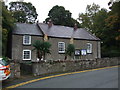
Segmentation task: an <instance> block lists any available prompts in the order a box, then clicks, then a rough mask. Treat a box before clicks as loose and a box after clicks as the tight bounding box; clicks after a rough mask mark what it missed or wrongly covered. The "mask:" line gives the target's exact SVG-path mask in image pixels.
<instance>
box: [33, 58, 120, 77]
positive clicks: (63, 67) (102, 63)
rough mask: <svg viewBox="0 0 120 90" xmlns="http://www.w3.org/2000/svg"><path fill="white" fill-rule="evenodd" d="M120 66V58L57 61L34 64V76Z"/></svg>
mask: <svg viewBox="0 0 120 90" xmlns="http://www.w3.org/2000/svg"><path fill="white" fill-rule="evenodd" d="M114 65H120V57H116V58H100V59H96V60H56V61H46V62H45V61H41V62H32V69H33V75H34V76H38V75H43V74H49V73H60V72H69V71H80V70H86V69H94V68H101V67H108V66H114Z"/></svg>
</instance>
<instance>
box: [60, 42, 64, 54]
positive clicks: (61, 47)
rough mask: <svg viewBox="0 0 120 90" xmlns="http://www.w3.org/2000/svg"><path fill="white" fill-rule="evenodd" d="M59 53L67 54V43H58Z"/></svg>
mask: <svg viewBox="0 0 120 90" xmlns="http://www.w3.org/2000/svg"><path fill="white" fill-rule="evenodd" d="M58 52H59V53H65V43H64V42H58Z"/></svg>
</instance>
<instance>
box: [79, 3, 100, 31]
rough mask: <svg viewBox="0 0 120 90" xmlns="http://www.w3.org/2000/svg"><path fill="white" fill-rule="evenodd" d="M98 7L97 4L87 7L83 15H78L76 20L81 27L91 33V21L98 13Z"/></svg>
mask: <svg viewBox="0 0 120 90" xmlns="http://www.w3.org/2000/svg"><path fill="white" fill-rule="evenodd" d="M99 9H100V6H99V5H97V4H94V3H93V4H92V5H87V7H86V11H85V13H80V14H79V17H78V20H79V21H80V22H81V26H82V27H84V28H86V29H88V30H89V31H93V21H94V17H95V16H96V14H97V12H98V11H99Z"/></svg>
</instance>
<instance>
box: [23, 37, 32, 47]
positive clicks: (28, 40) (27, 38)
mask: <svg viewBox="0 0 120 90" xmlns="http://www.w3.org/2000/svg"><path fill="white" fill-rule="evenodd" d="M23 44H24V45H30V44H31V36H30V35H24V36H23Z"/></svg>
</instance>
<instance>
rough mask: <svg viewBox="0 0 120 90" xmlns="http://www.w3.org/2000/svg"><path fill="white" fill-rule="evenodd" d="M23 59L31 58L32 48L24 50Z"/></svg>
mask: <svg viewBox="0 0 120 90" xmlns="http://www.w3.org/2000/svg"><path fill="white" fill-rule="evenodd" d="M23 60H31V50H23Z"/></svg>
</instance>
